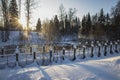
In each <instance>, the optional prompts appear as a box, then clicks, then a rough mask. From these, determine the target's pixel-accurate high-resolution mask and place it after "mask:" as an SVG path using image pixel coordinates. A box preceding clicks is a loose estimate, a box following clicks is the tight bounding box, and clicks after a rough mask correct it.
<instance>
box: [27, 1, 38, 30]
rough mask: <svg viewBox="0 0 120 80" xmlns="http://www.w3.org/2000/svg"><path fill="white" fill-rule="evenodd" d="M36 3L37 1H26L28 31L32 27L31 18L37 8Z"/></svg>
mask: <svg viewBox="0 0 120 80" xmlns="http://www.w3.org/2000/svg"><path fill="white" fill-rule="evenodd" d="M35 5H36V2H35V0H26V1H25V9H26V18H27V25H26V26H27V30H28V29H29V25H30V18H31V13H32V9H34V8H35Z"/></svg>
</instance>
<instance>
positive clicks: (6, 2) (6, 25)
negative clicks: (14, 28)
mask: <svg viewBox="0 0 120 80" xmlns="http://www.w3.org/2000/svg"><path fill="white" fill-rule="evenodd" d="M0 5H1V9H2V15H3V20H4V31H3V33H2V35H3V37H2V41H7V40H8V38H9V32H8V29H9V8H8V6H9V0H1V2H0Z"/></svg>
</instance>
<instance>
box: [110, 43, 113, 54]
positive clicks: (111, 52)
mask: <svg viewBox="0 0 120 80" xmlns="http://www.w3.org/2000/svg"><path fill="white" fill-rule="evenodd" d="M112 45H113V44H112V42H110V54H113V51H112Z"/></svg>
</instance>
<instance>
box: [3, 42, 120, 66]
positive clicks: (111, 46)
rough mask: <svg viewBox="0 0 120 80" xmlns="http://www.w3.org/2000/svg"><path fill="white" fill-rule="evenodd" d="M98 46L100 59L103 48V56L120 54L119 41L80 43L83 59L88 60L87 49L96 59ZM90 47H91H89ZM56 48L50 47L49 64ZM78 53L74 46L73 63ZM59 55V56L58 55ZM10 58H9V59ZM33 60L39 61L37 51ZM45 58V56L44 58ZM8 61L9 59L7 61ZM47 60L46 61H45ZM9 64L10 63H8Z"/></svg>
mask: <svg viewBox="0 0 120 80" xmlns="http://www.w3.org/2000/svg"><path fill="white" fill-rule="evenodd" d="M96 45H97V49H98V50H97V53H98V54H97V56H98V57H100V56H101V54H102V49H101V48H102V47H103V55H104V56H106V55H107V54H108V50H109V53H110V54H113V53H114V52H115V53H119V47H120V42H119V40H118V41H113V42H112V41H109V42H108V41H106V42H101V43H100V42H98V41H97V42H96V44H95V43H94V42H93V41H92V42H91V45H89V44H88V42H86V43H85V45H83V46H82V44H81V43H79V47H80V46H82V56H81V58H82V59H84V58H86V51H87V48H89V49H90V57H94V51H95V46H96ZM89 46H90V47H89ZM19 49H20V48H19V47H18V46H17V48H16V51H15V53H16V54H15V56H16V57H15V59H16V61H17V62H19V57H20V54H19V53H20V51H19ZM54 49H55V46H50V49H49V58H48V62H49V64H50V63H52V61H53V59H54V58H53V56H54V55H53V53H54V52H56V51H55V50H54ZM42 50H43V54H44V53H45V46H43V48H42ZM65 50H66V49H65V46H63V48H62V53H61V54H62V59H63V60H64V59H65ZM76 51H77V45H73V55H72V61H74V60H76V57H77V56H76ZM32 52H33V50H32V46H30V53H32ZM1 54H2V57H4V54H5V49H4V47H2V48H1ZM57 55H59V54H57ZM7 58H8V57H7ZM32 58H33V59H34V61H35V60H36V59H37V56H36V51H34V52H33V56H32ZM43 58H44V56H43ZM7 60H8V59H7ZM43 60H45V59H43ZM7 62H9V61H7Z"/></svg>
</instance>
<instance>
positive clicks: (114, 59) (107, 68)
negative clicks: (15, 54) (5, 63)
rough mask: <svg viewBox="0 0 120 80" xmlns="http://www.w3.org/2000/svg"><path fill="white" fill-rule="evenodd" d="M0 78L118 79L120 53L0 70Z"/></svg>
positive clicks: (54, 79) (39, 79) (49, 79)
mask: <svg viewBox="0 0 120 80" xmlns="http://www.w3.org/2000/svg"><path fill="white" fill-rule="evenodd" d="M0 80H120V54H116V53H115V54H113V55H109V56H103V57H101V58H97V57H94V58H86V59H79V60H76V61H74V62H69V61H65V62H63V63H62V64H54V65H49V66H38V65H37V64H36V63H33V64H31V65H27V66H26V67H25V68H20V67H19V66H17V67H15V68H13V69H11V68H5V69H2V70H0Z"/></svg>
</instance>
